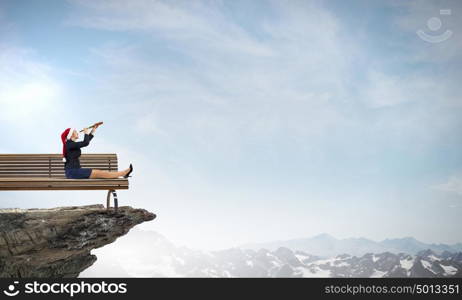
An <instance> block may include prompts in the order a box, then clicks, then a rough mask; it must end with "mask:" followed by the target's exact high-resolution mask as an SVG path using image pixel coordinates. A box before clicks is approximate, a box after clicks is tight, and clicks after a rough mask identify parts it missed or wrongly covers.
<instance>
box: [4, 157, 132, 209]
mask: <svg viewBox="0 0 462 300" xmlns="http://www.w3.org/2000/svg"><path fill="white" fill-rule="evenodd" d="M80 164H81V166H82V168H92V169H99V170H106V171H117V170H118V165H117V154H82V156H81V157H80ZM52 190H107V191H108V193H107V199H106V206H107V209H109V207H110V199H111V194H112V195H113V197H114V208H115V211H117V209H118V201H117V193H116V190H128V179H124V178H119V179H67V178H66V175H65V173H64V163H63V158H62V155H61V154H0V191H52Z"/></svg>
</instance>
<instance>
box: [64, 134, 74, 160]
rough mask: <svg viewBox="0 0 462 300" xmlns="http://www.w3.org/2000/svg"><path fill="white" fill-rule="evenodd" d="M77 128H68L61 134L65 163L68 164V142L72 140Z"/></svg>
mask: <svg viewBox="0 0 462 300" xmlns="http://www.w3.org/2000/svg"><path fill="white" fill-rule="evenodd" d="M74 130H75V128H67V129H66V130H64V131H63V133H61V141H62V142H63V161H64V162H66V142H67V140H70V139H71V137H72V134H73V133H74Z"/></svg>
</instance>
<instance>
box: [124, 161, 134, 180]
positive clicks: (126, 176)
mask: <svg viewBox="0 0 462 300" xmlns="http://www.w3.org/2000/svg"><path fill="white" fill-rule="evenodd" d="M132 172H133V166H132V164H130V171H129V172H128V173H127V175H125V176H124V178H128V177H131V176H130V174H131V173H132Z"/></svg>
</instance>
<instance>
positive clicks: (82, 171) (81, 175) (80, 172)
mask: <svg viewBox="0 0 462 300" xmlns="http://www.w3.org/2000/svg"><path fill="white" fill-rule="evenodd" d="M91 170H92V169H88V168H79V169H66V177H67V178H68V179H88V178H90V175H91Z"/></svg>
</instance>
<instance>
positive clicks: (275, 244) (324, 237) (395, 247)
mask: <svg viewBox="0 0 462 300" xmlns="http://www.w3.org/2000/svg"><path fill="white" fill-rule="evenodd" d="M238 247H239V248H242V249H253V250H258V249H261V248H264V249H268V250H271V251H274V250H276V249H277V248H279V247H287V248H290V249H293V250H301V251H305V252H309V253H311V254H313V255H320V256H335V255H339V254H343V253H349V254H351V255H356V256H358V255H359V256H361V255H364V254H366V253H368V252H372V253H379V252H391V253H395V254H397V253H400V252H403V253H409V254H417V253H418V252H419V251H421V250H425V249H431V250H433V251H435V252H437V253H442V252H444V251H449V252H458V251H462V243H455V244H443V243H438V244H436V243H424V242H421V241H419V240H417V239H416V238H414V237H412V236H406V237H403V238H386V239H383V240H381V241H374V240H371V239H368V238H364V237H349V238H343V239H337V238H335V237H333V236H332V235H330V234H327V233H321V234H317V235H314V236H312V237H308V238H296V239H289V240H277V241H269V242H262V243H246V244H242V245H239V246H238Z"/></svg>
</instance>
